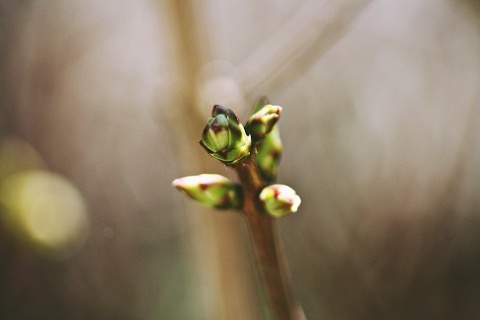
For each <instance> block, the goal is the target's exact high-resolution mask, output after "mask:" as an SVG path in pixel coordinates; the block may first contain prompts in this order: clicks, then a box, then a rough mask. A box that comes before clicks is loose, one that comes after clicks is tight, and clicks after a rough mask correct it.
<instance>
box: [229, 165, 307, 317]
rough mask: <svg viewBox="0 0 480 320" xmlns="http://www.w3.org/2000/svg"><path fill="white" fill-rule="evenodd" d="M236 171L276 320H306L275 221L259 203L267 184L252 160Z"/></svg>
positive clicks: (265, 287) (245, 213)
mask: <svg viewBox="0 0 480 320" xmlns="http://www.w3.org/2000/svg"><path fill="white" fill-rule="evenodd" d="M233 167H234V168H235V169H236V170H237V173H238V176H239V179H240V181H241V183H242V185H243V190H244V207H243V216H244V218H245V221H246V222H247V225H248V228H249V231H250V236H251V239H252V244H253V247H254V251H255V256H256V258H257V262H258V263H257V265H258V266H259V268H260V273H261V277H262V281H263V284H264V290H265V293H266V295H267V297H268V303H269V306H270V309H271V311H272V313H273V314H274V316H275V319H277V320H304V319H305V315H304V313H303V310H302V308H301V306H300V304H299V303H298V302H297V300H296V299H295V295H294V292H293V286H292V282H291V279H290V272H289V270H288V267H287V263H286V260H285V257H284V255H283V250H282V247H281V243H280V239H279V237H278V232H277V225H276V223H275V222H276V221H275V218H272V217H270V216H268V215H265V214H263V213H262V211H261V209H260V207H259V205H258V203H257V202H258V194H259V193H260V191H261V190H262V188H264V187H265V186H266V183H265V182H264V181H263V179H262V178H261V176H260V174H259V172H258V170H257V167H256V164H255V161H254V160H253V156H250V157H249V158H248V159H246V160H245V161H244V162H242V163H240V164H238V165H235V166H233Z"/></svg>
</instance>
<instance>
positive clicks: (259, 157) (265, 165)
mask: <svg viewBox="0 0 480 320" xmlns="http://www.w3.org/2000/svg"><path fill="white" fill-rule="evenodd" d="M282 151H283V146H282V140H281V139H280V130H279V129H278V127H277V126H275V127H274V128H273V130H272V131H271V132H270V133H269V134H267V135H266V136H265V138H264V139H263V140H262V141H260V142H259V143H258V144H257V154H256V155H255V160H256V162H257V167H258V170H259V171H260V175H261V176H262V177H263V179H265V180H266V181H268V182H273V181H275V179H276V178H277V173H278V165H279V164H280V159H281V157H282Z"/></svg>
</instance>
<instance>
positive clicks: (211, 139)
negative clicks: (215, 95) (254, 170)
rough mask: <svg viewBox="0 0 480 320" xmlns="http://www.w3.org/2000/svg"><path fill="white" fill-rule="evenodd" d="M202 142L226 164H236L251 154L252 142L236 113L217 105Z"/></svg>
mask: <svg viewBox="0 0 480 320" xmlns="http://www.w3.org/2000/svg"><path fill="white" fill-rule="evenodd" d="M200 144H201V145H202V147H203V148H204V149H205V150H206V151H207V152H208V154H210V155H211V156H212V157H213V158H215V159H217V160H220V161H222V162H223V163H225V164H234V163H237V162H239V161H241V160H243V159H245V158H246V157H247V156H248V155H249V154H250V147H251V144H252V142H251V138H250V136H247V134H246V132H245V128H244V127H243V125H242V124H241V123H240V121H239V120H238V118H237V116H236V115H235V113H234V112H233V111H232V110H230V109H228V108H225V107H222V106H220V105H215V106H214V107H213V110H212V117H211V118H209V119H208V121H207V126H206V127H205V129H204V130H203V133H202V139H201V140H200Z"/></svg>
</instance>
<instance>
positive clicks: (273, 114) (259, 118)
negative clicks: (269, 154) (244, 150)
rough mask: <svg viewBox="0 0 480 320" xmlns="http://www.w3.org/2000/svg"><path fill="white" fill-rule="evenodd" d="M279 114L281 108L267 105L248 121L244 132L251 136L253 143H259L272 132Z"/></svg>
mask: <svg viewBox="0 0 480 320" xmlns="http://www.w3.org/2000/svg"><path fill="white" fill-rule="evenodd" d="M281 113H282V107H280V106H274V105H271V104H267V105H265V106H264V107H262V108H261V109H260V110H259V111H257V112H255V113H254V114H253V115H252V116H251V117H250V119H248V121H247V123H246V124H245V131H246V132H248V134H250V135H251V137H252V140H253V141H254V142H257V141H260V140H262V139H263V138H265V135H266V134H268V133H269V132H270V131H272V129H273V127H274V125H275V124H276V123H277V121H278V119H279V118H280V114H281Z"/></svg>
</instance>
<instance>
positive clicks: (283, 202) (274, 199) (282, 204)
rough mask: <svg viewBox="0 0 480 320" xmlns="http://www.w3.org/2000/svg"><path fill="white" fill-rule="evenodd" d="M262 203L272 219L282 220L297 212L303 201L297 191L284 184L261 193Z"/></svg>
mask: <svg viewBox="0 0 480 320" xmlns="http://www.w3.org/2000/svg"><path fill="white" fill-rule="evenodd" d="M260 201H261V202H262V204H263V206H264V208H265V211H266V212H267V213H268V214H269V215H270V216H272V217H275V218H280V217H283V216H285V215H287V214H289V213H292V212H297V210H298V207H299V206H300V203H301V202H302V200H301V199H300V197H299V196H298V195H297V194H296V192H295V190H293V189H292V188H290V187H289V186H286V185H283V184H272V185H270V186H268V187H265V188H263V190H262V192H260Z"/></svg>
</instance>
